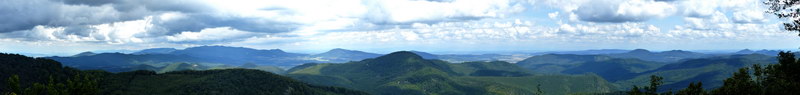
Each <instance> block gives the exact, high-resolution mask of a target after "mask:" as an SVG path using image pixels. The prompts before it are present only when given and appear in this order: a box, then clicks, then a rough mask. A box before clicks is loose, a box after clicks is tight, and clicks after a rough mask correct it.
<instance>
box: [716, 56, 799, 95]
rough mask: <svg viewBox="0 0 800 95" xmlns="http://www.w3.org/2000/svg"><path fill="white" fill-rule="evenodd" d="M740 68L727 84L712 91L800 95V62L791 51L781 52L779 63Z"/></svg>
mask: <svg viewBox="0 0 800 95" xmlns="http://www.w3.org/2000/svg"><path fill="white" fill-rule="evenodd" d="M751 68H752V70H753V72H752V73H751V72H749V71H750V68H742V69H739V72H736V73H734V74H733V77H731V78H728V79H725V84H724V85H723V86H722V87H720V88H718V89H715V90H713V91H712V94H717V95H732V94H750V95H798V94H800V62H798V60H797V59H796V57H795V55H794V54H793V53H790V52H780V53H779V55H778V64H770V65H766V66H764V67H761V66H759V65H753V67H751Z"/></svg>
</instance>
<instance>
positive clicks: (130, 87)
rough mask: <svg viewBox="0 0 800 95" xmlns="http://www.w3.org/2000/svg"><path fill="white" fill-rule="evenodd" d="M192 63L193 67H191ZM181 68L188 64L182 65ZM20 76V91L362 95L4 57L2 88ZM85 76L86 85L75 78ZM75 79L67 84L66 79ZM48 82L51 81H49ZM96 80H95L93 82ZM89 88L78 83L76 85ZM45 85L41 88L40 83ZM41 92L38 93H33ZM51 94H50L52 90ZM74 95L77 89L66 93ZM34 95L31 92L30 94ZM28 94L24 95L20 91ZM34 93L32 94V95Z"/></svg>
mask: <svg viewBox="0 0 800 95" xmlns="http://www.w3.org/2000/svg"><path fill="white" fill-rule="evenodd" d="M189 65H191V64H189ZM176 66H177V67H181V66H187V64H177V65H176ZM11 75H18V76H19V79H20V82H19V83H20V84H21V85H20V87H21V88H28V89H30V87H32V85H33V84H34V83H42V84H43V83H53V82H55V83H58V85H61V86H58V85H44V86H45V87H48V89H49V88H59V89H61V88H63V89H74V88H75V87H80V89H82V90H96V91H87V92H93V94H99V95H143V94H145V95H166V94H231V95H253V94H267V95H275V94H291V95H363V94H367V93H364V92H361V91H355V90H348V89H345V88H339V87H330V86H316V85H309V84H306V83H303V82H300V81H297V80H294V79H291V78H289V77H284V76H280V75H277V74H273V73H269V72H264V71H260V70H248V69H224V70H207V71H174V72H167V73H163V74H157V73H156V72H154V71H145V70H140V71H132V72H121V73H110V72H105V71H79V70H76V69H72V68H70V67H63V66H62V65H61V64H60V63H59V62H56V61H54V60H51V59H45V58H31V57H26V56H22V55H18V54H5V53H0V77H2V78H0V81H3V82H0V85H4V86H0V90H2V92H3V93H5V92H10V91H9V89H7V88H6V87H7V85H8V84H7V82H6V81H8V80H7V79H9V76H11ZM76 75H84V76H87V77H82V78H81V79H82V80H81V81H74V79H70V77H73V76H76ZM68 79H70V80H73V81H72V82H67V80H68ZM48 80H49V81H48ZM88 81H93V82H88ZM76 82H77V83H84V82H86V84H75V83H76ZM40 86H41V85H40ZM30 90H31V91H33V92H36V91H37V89H30ZM48 91H49V90H48ZM63 91H66V92H65V93H72V92H74V91H77V90H63ZM27 92H29V91H28V90H26V93H27ZM20 94H25V93H20ZM28 94H31V93H28Z"/></svg>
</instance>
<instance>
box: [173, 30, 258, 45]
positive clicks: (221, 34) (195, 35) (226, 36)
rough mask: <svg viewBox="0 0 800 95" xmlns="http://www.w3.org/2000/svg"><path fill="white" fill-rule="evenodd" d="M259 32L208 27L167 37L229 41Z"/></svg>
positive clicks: (187, 39)
mask: <svg viewBox="0 0 800 95" xmlns="http://www.w3.org/2000/svg"><path fill="white" fill-rule="evenodd" d="M257 34H258V33H252V32H247V31H241V30H236V29H232V28H230V27H217V28H207V29H203V30H201V31H199V32H191V31H184V32H181V33H178V34H175V35H172V36H166V39H167V40H169V41H174V42H201V43H202V42H220V41H221V42H229V41H232V40H233V41H235V40H242V39H246V38H249V37H253V36H256V35H257Z"/></svg>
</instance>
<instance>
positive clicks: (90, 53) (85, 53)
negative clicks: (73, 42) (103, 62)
mask: <svg viewBox="0 0 800 95" xmlns="http://www.w3.org/2000/svg"><path fill="white" fill-rule="evenodd" d="M96 54H97V53H94V52H91V51H86V52H81V53H78V54H75V55H72V56H73V57H80V56H92V55H96Z"/></svg>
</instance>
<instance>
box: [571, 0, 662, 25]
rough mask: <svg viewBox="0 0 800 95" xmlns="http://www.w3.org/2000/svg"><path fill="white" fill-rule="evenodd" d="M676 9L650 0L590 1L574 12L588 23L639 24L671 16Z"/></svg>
mask: <svg viewBox="0 0 800 95" xmlns="http://www.w3.org/2000/svg"><path fill="white" fill-rule="evenodd" d="M675 11H676V7H675V6H673V5H672V4H669V3H666V2H657V1H651V0H623V1H620V0H616V1H592V2H590V3H586V4H584V5H582V6H580V7H579V8H578V9H576V10H574V12H575V13H576V14H577V15H578V16H579V17H580V20H583V21H590V22H640V21H645V20H648V19H652V18H661V17H666V16H670V15H672V14H673V13H674V12H675Z"/></svg>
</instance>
